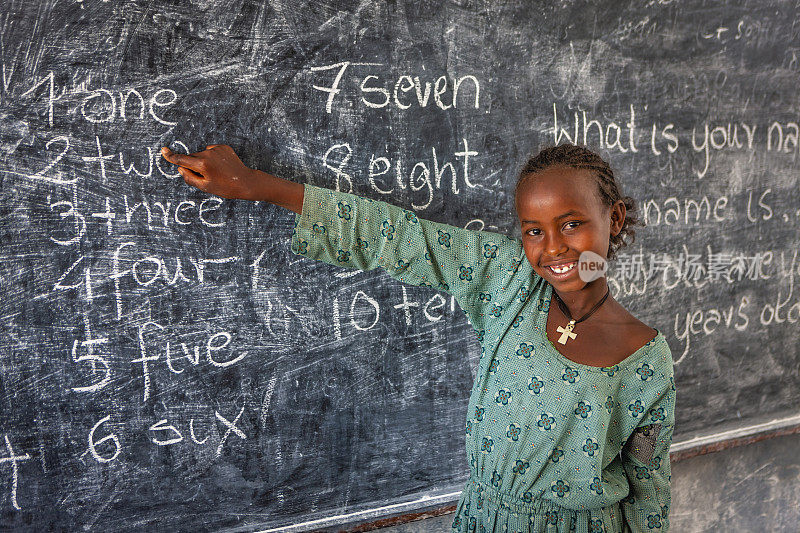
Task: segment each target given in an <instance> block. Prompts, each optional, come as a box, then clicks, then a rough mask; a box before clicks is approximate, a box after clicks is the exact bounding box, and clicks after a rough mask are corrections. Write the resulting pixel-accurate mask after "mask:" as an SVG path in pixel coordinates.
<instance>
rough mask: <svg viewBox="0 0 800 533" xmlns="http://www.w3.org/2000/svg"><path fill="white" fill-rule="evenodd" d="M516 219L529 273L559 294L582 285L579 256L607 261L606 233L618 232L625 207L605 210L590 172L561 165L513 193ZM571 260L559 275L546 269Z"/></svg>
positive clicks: (574, 289) (537, 176)
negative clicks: (589, 254) (567, 269)
mask: <svg viewBox="0 0 800 533" xmlns="http://www.w3.org/2000/svg"><path fill="white" fill-rule="evenodd" d="M516 204H517V205H516V207H517V215H518V216H519V221H520V228H521V230H522V245H523V248H524V250H525V255H526V256H527V257H528V261H530V263H531V266H532V267H533V270H534V271H535V272H536V273H537V274H539V275H540V276H542V277H543V278H544V279H545V280H547V281H548V282H549V283H550V284H551V285H553V286H554V287H555V288H557V289H558V290H559V291H561V292H569V291H577V290H580V289H582V288H584V287H585V286H586V282H584V281H583V280H581V278H580V276H578V268H577V266H578V265H577V261H578V258H579V257H580V255H581V252H584V251H587V250H590V251H592V252H594V253H596V254H598V255H600V256H601V257H607V254H608V244H609V241H610V239H611V236H612V235H616V234H618V233H619V232H620V230H621V229H622V223H623V221H624V220H625V204H624V202H622V200H619V201H618V202H617V203H616V204H615V205H614V206H612V207H610V208H609V207H606V206H604V205H603V204H602V201H601V199H600V191H599V190H598V187H597V182H596V181H595V177H594V176H593V174H592V171H591V170H585V169H574V168H570V167H564V166H553V167H549V168H546V169H545V170H542V171H540V172H537V173H536V175H535V176H534V177H533V178H532V179H529V181H528V182H526V183H525V184H524V185H523V186H522V188H521V189H520V190H519V192H518V196H517V199H516ZM569 262H576V264H575V267H576V268H573V269H572V270H571V271H570V272H569V273H568V274H566V275H565V276H559V275H557V274H556V273H555V272H553V271H552V270H551V269H550V268H548V265H552V264H556V265H558V264H561V263H569Z"/></svg>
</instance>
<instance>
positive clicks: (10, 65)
mask: <svg viewBox="0 0 800 533" xmlns="http://www.w3.org/2000/svg"><path fill="white" fill-rule="evenodd" d="M798 20H800V19H799V18H798V12H797V7H796V4H795V3H794V2H790V1H788V0H787V1H770V0H766V1H763V2H758V3H753V2H749V3H748V2H744V1H738V2H714V3H708V2H700V1H686V2H674V1H670V0H653V1H649V2H630V3H622V2H589V1H578V2H569V3H549V2H548V3H541V4H538V3H533V2H527V1H522V0H516V1H511V2H504V3H496V2H474V1H458V2H452V3H445V2H423V1H413V2H412V1H398V2H390V3H382V2H376V3H361V4H358V3H350V2H342V1H318V0H317V1H314V2H284V1H280V0H276V1H271V2H256V1H253V0H202V1H201V0H195V1H192V2H174V1H167V0H149V1H144V0H135V1H113V2H110V1H105V0H58V1H57V0H53V1H48V0H33V1H26V2H22V1H19V0H9V1H6V2H4V3H3V5H2V6H0V28H1V31H0V74H2V84H0V119H1V120H0V184H1V185H0V196H1V198H2V201H0V242H2V246H1V247H0V287H2V292H0V295H2V298H0V323H1V324H2V326H0V436H2V442H0V526H2V528H4V529H5V528H10V529H20V530H28V529H29V530H39V531H41V530H50V529H53V530H68V531H75V530H87V531H131V530H144V529H148V530H153V529H155V530H164V531H166V530H169V531H178V530H180V531H200V530H248V529H251V530H252V529H270V528H272V529H275V528H281V527H284V526H289V525H291V524H307V525H306V526H302V527H305V528H306V529H313V527H314V526H313V521H314V520H317V519H323V518H325V517H348V516H350V517H352V516H356V515H355V514H353V513H358V512H360V511H364V510H369V509H386V514H389V513H390V509H391V508H392V507H391V506H392V504H395V503H402V502H409V501H416V500H420V499H421V496H422V495H425V494H431V493H435V492H437V491H440V492H441V491H446V490H452V488H453V487H459V486H460V485H461V484H463V482H464V481H465V480H466V478H467V475H468V466H467V462H466V457H465V454H464V446H465V443H464V433H463V423H464V417H465V409H466V405H467V400H468V394H469V391H470V389H471V385H472V380H473V374H474V372H475V368H476V365H477V359H478V355H479V350H480V348H479V344H478V341H477V338H476V336H475V333H474V331H473V330H472V327H471V326H470V324H469V323H468V322H467V320H466V318H465V316H464V315H463V313H462V312H461V311H460V310H459V308H458V307H457V306H456V305H455V303H454V301H453V300H452V298H451V297H450V296H449V295H447V294H446V293H440V292H437V291H435V290H433V289H429V288H424V287H414V286H406V285H403V284H400V283H398V282H396V281H395V280H393V279H391V278H390V277H389V276H388V275H386V274H385V273H384V272H383V271H381V270H374V271H370V272H358V271H347V270H342V269H337V268H335V267H333V266H330V265H326V264H323V263H318V262H314V261H309V260H307V259H304V258H302V257H299V256H297V255H294V254H292V253H291V251H290V250H289V241H290V236H291V232H292V227H293V223H294V214H293V213H290V212H288V211H286V210H284V209H282V208H280V207H276V206H273V205H270V204H265V203H252V202H245V201H231V200H224V199H221V198H216V197H213V196H209V195H206V194H204V193H202V192H200V191H198V190H196V189H193V188H191V187H188V186H187V185H186V184H184V183H183V181H182V179H181V178H180V177H179V176H178V174H177V173H176V171H175V167H174V166H172V165H170V164H169V163H167V162H166V161H164V160H163V159H161V158H160V157H159V156H158V149H159V148H160V147H161V146H163V145H171V146H172V147H173V149H175V150H176V151H181V152H187V151H197V150H201V149H203V148H204V147H205V145H207V144H212V143H225V144H229V145H231V146H232V147H234V149H235V150H236V151H237V153H238V154H240V155H241V157H242V159H243V161H244V162H245V164H247V165H248V166H251V167H254V168H258V169H261V170H264V171H266V172H270V173H273V174H276V175H278V176H282V177H285V178H287V179H291V180H293V181H296V182H300V183H311V184H314V185H318V186H323V187H328V188H332V189H339V190H343V191H345V192H354V193H356V194H359V195H362V196H366V197H370V198H374V199H379V200H384V201H388V202H390V203H393V204H396V205H400V206H403V207H405V208H409V209H413V210H414V211H415V212H416V213H417V215H418V216H420V217H422V218H428V219H430V220H435V221H437V222H446V223H449V224H452V225H456V226H460V227H467V228H470V229H476V230H477V229H484V230H487V231H496V232H498V233H503V234H507V235H513V236H517V237H518V236H519V230H518V229H517V227H516V220H515V213H514V209H513V205H514V204H513V190H514V185H515V183H516V177H517V172H518V170H519V168H520V166H521V165H522V164H523V163H524V161H525V160H526V158H527V157H528V156H529V155H530V154H531V153H532V152H535V151H536V149H537V148H539V147H541V146H545V145H550V144H561V143H568V142H572V143H580V144H587V145H590V146H592V147H594V148H596V149H597V150H598V151H599V152H600V153H601V154H602V155H603V156H604V157H606V158H607V159H608V160H609V161H610V163H611V165H612V167H613V168H614V169H615V171H616V174H617V176H618V179H619V181H620V183H621V184H622V188H623V192H624V193H625V194H628V195H631V196H633V197H634V198H636V199H637V200H638V202H639V205H640V206H641V208H642V210H641V216H642V218H643V219H644V220H645V221H646V223H647V226H646V227H645V228H640V229H639V231H638V232H637V239H636V241H635V242H634V243H633V244H632V245H631V246H630V247H628V248H625V249H623V250H622V252H621V254H620V257H619V260H618V261H616V262H615V263H614V264H613V265H612V271H611V272H610V275H609V283H610V286H611V290H612V295H613V296H614V297H615V298H617V299H618V300H619V301H621V302H622V303H623V305H625V307H626V308H628V309H629V310H630V311H631V313H633V314H634V315H635V316H636V317H637V318H639V319H640V320H642V321H643V322H645V323H647V324H648V325H652V326H655V327H657V328H658V329H659V330H661V331H663V332H664V333H665V334H666V336H667V340H668V342H669V344H670V346H671V348H672V351H673V355H674V357H675V371H676V384H677V388H678V397H677V398H678V400H677V402H678V412H677V429H676V440H680V438H681V435H688V434H690V433H692V432H695V431H698V430H700V429H708V428H712V429H713V428H714V427H717V426H718V425H720V424H730V423H732V422H736V421H737V420H739V419H741V422H742V424H743V425H744V424H745V423H748V424H753V422H752V420H754V419H756V420H757V419H760V418H763V417H765V416H769V415H770V414H771V413H777V412H785V411H787V410H789V411H792V412H796V411H797V407H796V406H797V402H798V400H800V374H798V371H797V369H798V345H800V343H798V340H800V336H799V335H798V319H800V291H798V290H797V289H796V288H795V287H794V276H795V275H799V276H800V261H798V257H797V255H798V246H799V245H800V239H798V227H799V226H800V202H798V197H799V195H798V153H799V152H800V141H799V140H798V137H799V136H800V132H799V131H798V130H799V128H798V119H799V118H800V117H798V114H799V113H800V98H798V93H797V81H798V76H799V75H800V23H798ZM455 499H457V496H456V497H453V501H455ZM420 505H421V504H420ZM341 520H342V521H344V520H345V518H341ZM300 528H301V526H297V528H296V529H297V530H299V529H300Z"/></svg>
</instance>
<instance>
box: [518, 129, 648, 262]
mask: <svg viewBox="0 0 800 533" xmlns="http://www.w3.org/2000/svg"><path fill="white" fill-rule="evenodd" d="M554 166H566V167H570V168H575V169H587V170H591V171H593V175H594V176H595V177H596V181H597V187H598V189H599V191H600V199H601V201H602V203H603V205H605V206H606V207H611V206H612V205H614V204H615V203H616V202H617V201H618V200H622V201H623V203H624V204H625V211H626V213H625V220H624V222H623V223H622V229H621V230H620V232H619V233H617V234H616V235H611V238H610V241H609V243H608V254H607V258H608V260H613V259H615V258H616V252H617V250H618V249H620V248H622V247H624V246H627V245H628V244H629V243H628V242H626V239H627V237H628V236H630V240H631V242H633V241H634V240H635V238H636V230H634V229H633V228H632V227H631V226H636V225H642V226H643V225H644V224H642V222H641V221H640V220H639V217H638V214H637V207H636V201H635V200H634V199H633V198H631V197H630V196H622V194H621V193H620V191H619V187H618V186H617V181H616V180H615V179H614V173H613V172H612V171H611V167H610V166H609V164H608V163H606V161H605V160H604V159H603V158H602V157H600V156H599V155H597V154H596V153H594V152H592V151H591V150H589V149H588V148H586V147H584V146H579V145H575V144H561V145H559V146H551V147H547V148H544V149H543V150H542V151H540V152H539V153H538V154H537V155H535V156H533V157H531V158H530V159H528V162H527V163H525V166H523V167H522V170H521V171H520V175H519V179H518V180H517V186H516V188H515V189H514V198H515V199H516V197H517V194H518V193H519V190H520V188H521V187H522V185H523V184H524V183H526V182H528V181H529V180H531V179H533V177H534V176H535V175H536V173H537V172H541V171H542V170H545V169H547V168H550V167H554Z"/></svg>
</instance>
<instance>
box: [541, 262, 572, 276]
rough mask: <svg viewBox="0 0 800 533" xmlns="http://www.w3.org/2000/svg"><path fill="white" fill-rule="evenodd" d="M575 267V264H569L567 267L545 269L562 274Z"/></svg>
mask: <svg viewBox="0 0 800 533" xmlns="http://www.w3.org/2000/svg"><path fill="white" fill-rule="evenodd" d="M574 267H575V263H570V264H569V265H565V266H560V267H547V268H549V269H550V270H552V271H553V272H555V273H556V274H563V273H564V272H568V271H570V270H572V269H573V268H574Z"/></svg>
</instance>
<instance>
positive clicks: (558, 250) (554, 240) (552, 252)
mask: <svg viewBox="0 0 800 533" xmlns="http://www.w3.org/2000/svg"><path fill="white" fill-rule="evenodd" d="M545 251H546V252H547V254H548V255H549V256H551V257H557V256H558V255H560V254H562V253H564V252H566V251H567V246H566V245H565V244H564V242H563V241H562V240H561V239H560V238H559V237H558V235H556V234H552V233H551V234H550V235H549V236H548V237H547V239H546V241H545Z"/></svg>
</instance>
